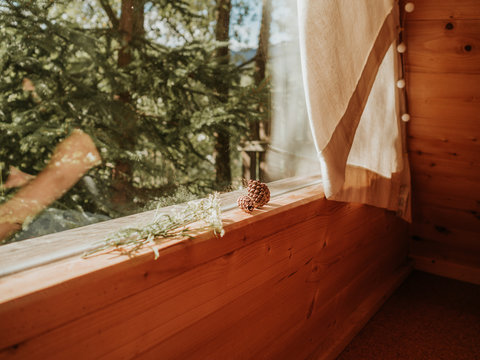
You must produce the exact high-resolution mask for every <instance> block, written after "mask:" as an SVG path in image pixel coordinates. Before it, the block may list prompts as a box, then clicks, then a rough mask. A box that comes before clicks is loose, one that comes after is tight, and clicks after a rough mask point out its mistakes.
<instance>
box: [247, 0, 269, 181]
mask: <svg viewBox="0 0 480 360" xmlns="http://www.w3.org/2000/svg"><path fill="white" fill-rule="evenodd" d="M271 14H272V2H271V0H263V4H262V23H261V26H260V34H259V36H258V46H257V53H256V54H255V74H254V79H255V84H256V86H257V88H258V89H260V88H262V87H265V86H267V84H266V82H267V81H268V79H267V76H266V69H267V61H268V45H269V39H270V24H271V20H272V17H271ZM260 92H261V91H259V93H260ZM268 99H269V97H268ZM258 112H259V113H261V114H263V118H264V119H263V121H261V122H252V123H251V124H250V140H254V141H260V140H261V141H266V140H267V139H268V138H269V136H270V126H271V124H270V123H271V118H270V103H269V101H268V102H266V103H262V102H260V103H259V104H258ZM257 154H258V156H257ZM248 156H249V158H250V159H249V160H250V161H249V166H248V169H246V168H245V169H244V173H245V174H246V173H247V172H248V173H249V177H250V178H252V179H254V178H256V177H257V176H258V180H260V181H265V180H266V179H265V151H261V152H254V151H250V152H248Z"/></svg>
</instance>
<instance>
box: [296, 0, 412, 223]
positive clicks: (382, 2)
mask: <svg viewBox="0 0 480 360" xmlns="http://www.w3.org/2000/svg"><path fill="white" fill-rule="evenodd" d="M297 4H298V16H299V35H300V52H301V58H302V73H303V80H304V86H305V94H306V100H307V110H308V115H309V120H310V126H311V130H312V134H313V137H314V140H315V145H316V148H317V152H318V158H319V161H320V165H321V171H322V178H323V183H324V189H325V195H326V197H327V198H328V199H333V200H338V201H348V202H362V203H366V204H370V205H374V206H378V207H383V208H387V209H390V210H394V211H396V212H397V214H398V215H399V216H401V217H403V218H404V219H406V220H410V201H409V199H410V180H409V178H410V176H409V167H408V158H407V154H406V150H405V149H404V144H405V141H404V129H403V126H402V125H401V123H400V121H399V119H400V111H402V110H403V109H401V106H400V105H399V103H400V101H399V97H400V96H401V95H400V93H399V90H398V89H397V88H396V81H397V79H398V76H399V72H398V69H399V61H398V54H397V52H396V51H395V43H396V40H397V33H398V28H399V24H398V19H399V16H398V6H397V4H396V3H394V1H393V0H365V1H351V0H298V2H297Z"/></svg>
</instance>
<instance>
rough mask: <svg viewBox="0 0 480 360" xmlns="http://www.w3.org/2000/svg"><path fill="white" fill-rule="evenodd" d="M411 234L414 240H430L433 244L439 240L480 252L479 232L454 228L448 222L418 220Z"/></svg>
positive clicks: (465, 249)
mask: <svg viewBox="0 0 480 360" xmlns="http://www.w3.org/2000/svg"><path fill="white" fill-rule="evenodd" d="M411 235H412V239H413V240H414V241H429V242H431V243H432V245H433V244H434V243H437V242H438V243H440V244H447V245H448V244H449V245H451V246H452V247H453V248H455V249H459V250H460V249H463V250H464V251H466V252H473V253H479V252H480V237H479V236H478V232H472V231H467V230H464V229H458V228H453V227H451V226H449V225H448V224H436V223H431V222H420V221H417V222H415V223H414V224H413V226H412V229H411Z"/></svg>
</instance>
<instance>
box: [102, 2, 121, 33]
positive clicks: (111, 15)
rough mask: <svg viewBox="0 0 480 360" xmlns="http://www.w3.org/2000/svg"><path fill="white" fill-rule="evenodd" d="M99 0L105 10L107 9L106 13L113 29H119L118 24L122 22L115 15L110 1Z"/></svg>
mask: <svg viewBox="0 0 480 360" xmlns="http://www.w3.org/2000/svg"><path fill="white" fill-rule="evenodd" d="M98 2H99V3H100V6H101V7H102V8H103V10H105V13H106V14H107V16H108V18H109V19H110V22H111V23H112V27H113V29H115V30H118V25H119V23H120V22H119V20H118V18H117V17H116V16H115V13H114V12H113V9H112V7H111V6H110V4H109V3H108V0H98Z"/></svg>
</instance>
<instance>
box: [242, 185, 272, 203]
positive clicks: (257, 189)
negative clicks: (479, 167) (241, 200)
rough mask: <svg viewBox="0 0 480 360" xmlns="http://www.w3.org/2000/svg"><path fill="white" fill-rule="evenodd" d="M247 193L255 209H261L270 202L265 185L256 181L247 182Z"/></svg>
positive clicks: (268, 192) (268, 191)
mask: <svg viewBox="0 0 480 360" xmlns="http://www.w3.org/2000/svg"><path fill="white" fill-rule="evenodd" d="M247 192H248V196H249V197H250V198H251V199H252V200H253V202H254V203H255V207H256V208H258V207H262V206H263V205H265V204H266V203H268V202H269V201H270V190H269V189H268V186H267V184H264V183H262V182H260V181H258V180H248V186H247Z"/></svg>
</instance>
